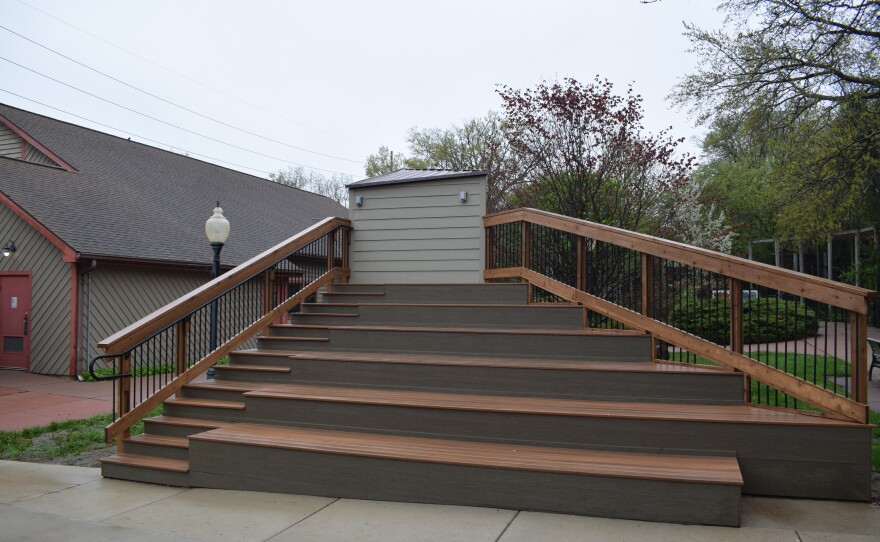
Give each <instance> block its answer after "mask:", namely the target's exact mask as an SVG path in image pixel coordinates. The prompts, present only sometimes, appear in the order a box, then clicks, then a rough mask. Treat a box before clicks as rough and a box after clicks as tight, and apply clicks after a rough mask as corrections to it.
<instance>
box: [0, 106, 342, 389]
mask: <svg viewBox="0 0 880 542" xmlns="http://www.w3.org/2000/svg"><path fill="white" fill-rule="evenodd" d="M217 200H219V201H220V202H221V205H222V207H223V209H224V213H225V215H226V217H227V218H228V219H229V221H230V223H231V233H230V236H229V239H228V241H227V243H226V245H225V246H224V248H223V251H222V254H221V261H222V264H223V268H224V269H228V268H230V267H232V266H234V265H237V264H239V263H241V262H243V261H245V260H247V259H248V258H250V257H252V256H254V255H255V254H258V253H260V252H262V251H263V250H265V249H267V248H269V247H271V246H273V245H275V244H277V243H279V242H281V241H283V240H285V239H287V238H289V237H291V236H292V235H294V234H296V233H297V232H299V231H301V230H303V229H305V228H307V227H309V226H311V225H312V224H314V223H315V222H317V221H319V220H322V219H324V218H326V217H328V216H340V217H344V216H346V215H347V214H348V211H347V210H346V209H345V208H344V207H343V206H341V205H339V204H337V203H336V202H334V201H332V200H330V199H329V198H326V197H324V196H319V195H317V194H312V193H310V192H305V191H302V190H298V189H295V188H291V187H288V186H284V185H280V184H278V183H274V182H271V181H269V180H267V179H261V178H259V177H255V176H252V175H247V174H244V173H240V172H238V171H233V170H230V169H227V168H223V167H220V166H216V165H214V164H209V163H206V162H202V161H200V160H195V159H193V158H190V157H188V156H184V155H180V154H176V153H173V152H169V151H164V150H161V149H157V148H155V147H151V146H148V145H144V144H141V143H137V142H134V141H130V140H127V139H124V138H119V137H115V136H112V135H109V134H105V133H102V132H98V131H95V130H91V129H88V128H84V127H82V126H78V125H75V124H70V123H67V122H63V121H59V120H56V119H52V118H49V117H45V116H42V115H38V114H35V113H31V112H28V111H25V110H22V109H18V108H14V107H11V106H7V105H3V104H0V248H4V247H8V248H12V246H13V245H14V251H12V250H10V251H8V254H9V255H8V256H2V255H0V368H14V369H23V370H27V371H31V372H35V373H41V374H54V375H70V376H74V375H77V374H80V373H82V372H83V371H84V370H85V368H86V365H87V363H88V361H89V360H90V359H91V358H92V357H94V356H96V355H98V354H101V353H102V352H100V351H99V350H98V349H97V348H96V346H95V345H96V343H97V342H98V341H100V340H101V339H103V338H105V337H107V336H109V335H111V334H112V333H114V332H116V331H118V330H120V329H122V328H123V327H125V326H127V325H129V324H131V323H133V322H135V321H136V320H138V319H140V318H142V317H143V316H145V315H147V314H149V313H150V312H152V311H154V310H156V309H158V308H160V307H162V306H163V305H165V304H167V303H169V302H171V301H173V300H175V299H177V298H178V297H180V296H182V295H184V294H186V293H187V292H190V291H192V290H193V289H194V288H196V287H198V286H200V285H202V284H204V283H205V282H207V281H208V280H210V273H209V272H210V260H211V257H212V251H211V247H210V245H209V244H208V241H207V239H206V238H205V233H204V224H205V220H206V219H207V218H208V217H209V216H210V215H211V211H212V209H213V207H214V205H215V203H216V201H217Z"/></svg>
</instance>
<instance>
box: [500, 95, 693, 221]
mask: <svg viewBox="0 0 880 542" xmlns="http://www.w3.org/2000/svg"><path fill="white" fill-rule="evenodd" d="M498 93H499V95H500V96H501V100H502V103H503V111H504V119H505V131H506V134H507V137H508V141H509V142H510V145H511V147H512V148H513V149H514V151H515V152H516V153H517V154H518V156H519V160H520V163H522V164H524V167H525V170H526V172H527V183H525V184H524V185H523V187H522V188H521V189H520V190H519V191H518V194H519V197H520V198H521V200H522V203H523V204H525V205H526V206H531V207H538V208H541V209H544V210H548V211H552V212H556V213H560V214H564V215H567V216H571V217H575V218H583V219H586V220H592V221H594V222H601V223H603V224H609V225H613V226H617V227H621V228H626V229H629V230H636V231H650V232H658V231H660V228H661V227H662V225H663V224H662V218H661V217H660V216H659V215H658V213H657V206H658V204H659V203H660V201H661V200H662V198H663V197H664V195H666V194H669V193H670V192H673V191H675V190H676V189H678V188H680V187H682V186H683V185H684V184H685V183H686V181H687V177H688V173H689V171H690V169H691V166H692V163H693V158H692V157H690V156H687V155H685V156H678V155H677V146H678V145H679V144H680V143H681V142H682V140H681V139H679V140H675V139H673V138H672V137H671V136H670V135H669V134H668V132H667V131H663V132H661V133H660V134H657V135H653V134H648V133H645V132H644V130H643V128H642V124H641V123H642V120H643V118H644V110H643V109H642V98H641V96H639V95H637V94H635V92H634V91H633V89H632V88H629V89H628V90H627V92H626V94H625V95H624V96H619V95H617V94H615V93H614V92H613V85H612V84H611V83H610V82H608V81H607V80H601V79H599V78H596V80H594V81H593V82H591V83H589V84H581V83H579V82H578V81H575V80H574V79H565V80H563V81H562V82H558V83H548V82H546V81H545V82H543V83H541V84H539V85H537V86H536V87H535V88H532V89H525V90H515V89H511V88H509V87H501V88H500V89H499V90H498Z"/></svg>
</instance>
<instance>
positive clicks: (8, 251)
mask: <svg viewBox="0 0 880 542" xmlns="http://www.w3.org/2000/svg"><path fill="white" fill-rule="evenodd" d="M13 254H15V241H13V240H12V239H10V240H9V242H8V243H6V246H5V247H3V257H4V258H8V257H10V256H12V255H13Z"/></svg>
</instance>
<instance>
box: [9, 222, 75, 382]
mask: <svg viewBox="0 0 880 542" xmlns="http://www.w3.org/2000/svg"><path fill="white" fill-rule="evenodd" d="M0 236H2V237H0V247H2V246H3V245H5V244H6V242H7V241H9V240H10V239H11V240H13V241H15V246H16V248H17V250H16V252H15V254H13V255H12V256H10V257H9V258H3V257H2V256H0V271H31V272H32V273H33V277H32V285H31V288H32V294H31V315H30V319H31V362H30V363H31V365H30V370H31V372H34V373H41V374H57V375H66V374H69V368H70V288H71V275H70V273H71V271H70V266H71V265H72V264H69V263H64V262H63V261H62V259H61V250H59V249H58V248H57V247H56V246H55V245H53V244H52V243H50V242H49V241H48V240H47V239H46V238H45V237H43V236H42V235H40V234H39V233H38V232H37V230H35V229H33V228H32V227H31V226H30V225H28V224H27V223H26V222H25V221H24V220H22V219H21V218H19V217H18V216H17V215H15V213H13V212H12V211H10V210H9V208H8V207H6V206H5V205H0Z"/></svg>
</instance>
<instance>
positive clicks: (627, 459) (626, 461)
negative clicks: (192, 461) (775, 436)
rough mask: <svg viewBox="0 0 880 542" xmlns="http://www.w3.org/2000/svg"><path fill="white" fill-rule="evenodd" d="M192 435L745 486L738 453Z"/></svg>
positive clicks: (234, 432) (321, 433)
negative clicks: (617, 450) (695, 453)
mask: <svg viewBox="0 0 880 542" xmlns="http://www.w3.org/2000/svg"><path fill="white" fill-rule="evenodd" d="M191 438H193V439H197V440H202V441H211V442H222V443H232V444H242V445H248V446H264V447H271V448H282V449H288V450H301V451H308V452H319V453H320V452H323V453H330V454H339V455H353V456H361V457H373V458H381V459H390V460H404V461H418V462H423V463H442V464H450V465H464V466H474V467H487V468H499V469H511V470H526V471H535V472H550V473H564V474H576V475H586V476H608V477H615V478H639V479H651V480H666V481H676V482H696V483H713V484H722V485H742V484H743V481H742V475H741V473H740V471H739V465H738V463H737V461H736V458H734V457H724V456H711V457H706V456H679V455H667V454H639V453H630V452H605V451H594V450H576V449H570V448H545V447H539V446H522V445H512V444H497V443H486V442H472V441H451V440H441V439H430V438H420V437H403V436H396V435H382V434H367V433H351V432H342V431H328V430H324V429H307V428H300V427H280V426H268V425H258V424H246V423H239V424H234V425H229V426H227V427H223V428H220V429H215V430H212V431H207V432H205V433H200V434H198V435H194V436H192V437H191Z"/></svg>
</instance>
